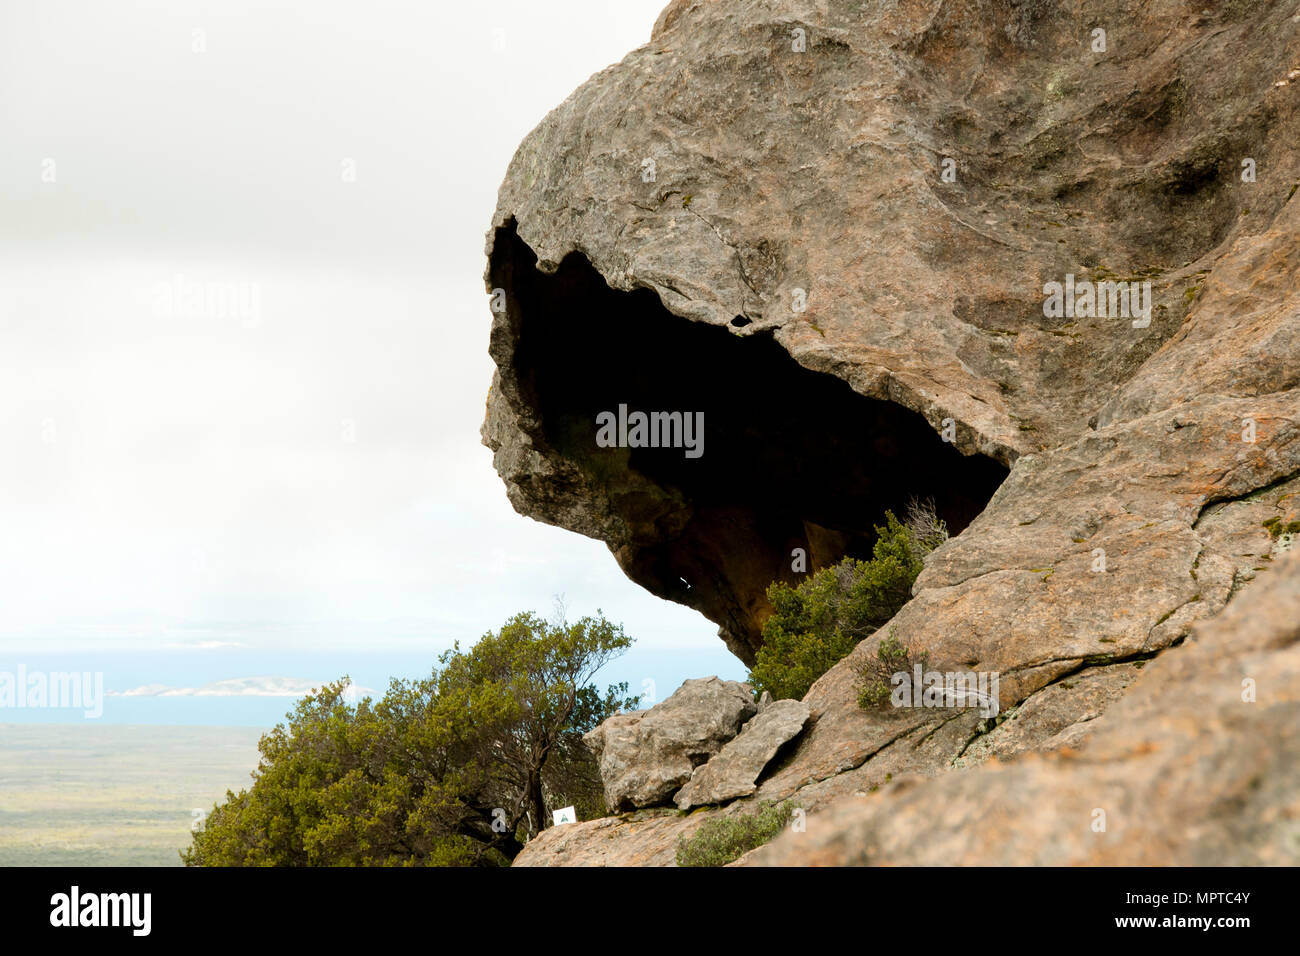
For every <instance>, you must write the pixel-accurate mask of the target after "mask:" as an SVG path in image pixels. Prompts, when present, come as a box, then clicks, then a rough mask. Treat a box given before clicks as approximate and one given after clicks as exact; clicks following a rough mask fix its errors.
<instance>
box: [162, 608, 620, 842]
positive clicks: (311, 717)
mask: <svg viewBox="0 0 1300 956" xmlns="http://www.w3.org/2000/svg"><path fill="white" fill-rule="evenodd" d="M630 644H631V638H629V637H627V636H626V635H625V634H624V633H623V629H622V628H621V627H619V626H617V625H614V624H611V623H610V622H609V621H607V620H605V618H604V617H603V615H598V616H597V617H596V618H590V617H588V618H583V619H582V620H580V621H578V622H577V623H575V624H567V623H564V622H562V621H561V622H557V623H549V624H548V623H547V622H545V621H543V620H541V619H540V618H538V617H536V616H535V615H532V614H519V615H516V616H515V617H512V618H511V619H510V620H509V621H507V622H506V624H505V625H504V626H503V627H502V628H501V629H500V631H498V632H496V633H492V632H489V633H488V634H486V635H484V637H483V638H482V639H481V640H479V641H478V642H477V643H476V644H475V645H474V646H473V647H471V648H470V649H468V650H464V651H462V650H461V648H460V645H459V644H457V645H455V646H454V647H453V648H452V649H451V650H449V651H447V652H445V653H444V654H442V655H441V656H440V657H439V659H438V664H439V667H438V668H435V669H434V671H433V673H432V674H431V675H430V676H429V677H427V678H424V679H422V680H415V681H412V680H394V681H393V682H392V683H391V684H390V686H389V688H388V691H387V693H386V694H385V695H384V696H383V698H382V699H381V700H379V701H377V702H376V701H372V699H371V698H369V697H367V698H365V699H363V700H361V701H360V702H359V703H357V704H355V705H353V704H350V703H349V702H348V701H347V699H346V697H347V694H346V691H347V688H348V686H349V681H348V679H347V678H344V679H343V680H340V681H338V682H336V683H333V684H329V685H327V686H325V687H323V688H321V689H320V690H319V691H317V692H316V693H314V694H313V695H311V696H309V697H306V698H304V699H303V700H301V701H300V702H299V703H298V704H297V706H296V708H295V709H294V711H293V712H292V713H290V714H289V715H288V716H289V722H288V725H287V726H286V725H284V724H281V725H279V726H277V727H276V728H275V729H274V730H273V731H271V733H269V734H267V735H266V736H264V737H263V738H262V741H261V743H260V745H259V747H260V750H261V754H262V757H261V761H260V763H259V766H258V769H257V771H256V772H255V773H254V782H253V785H252V787H251V788H250V789H248V790H243V791H241V792H240V793H238V794H234V793H231V792H229V791H228V792H227V794H226V801H225V803H223V804H221V805H219V806H216V807H214V808H213V811H212V813H211V815H210V816H209V817H208V819H207V821H206V825H205V826H204V827H203V829H202V830H201V831H200V832H198V833H196V834H195V835H194V839H193V843H192V845H191V846H190V847H189V848H188V849H187V850H185V851H184V852H183V853H182V854H181V857H182V860H183V861H184V862H185V863H186V865H188V866H322V865H351V866H375V865H390V866H447V865H491V864H503V863H508V862H509V860H511V859H513V857H514V856H515V855H516V854H517V853H518V852H519V850H520V849H521V848H522V839H523V838H525V837H526V836H528V835H532V834H536V833H537V832H538V831H539V830H540V829H541V828H542V827H544V826H546V825H547V824H548V823H549V817H548V816H547V810H548V808H549V809H555V808H558V807H561V806H566V805H568V804H569V803H572V804H574V805H575V806H576V807H577V808H578V811H579V813H581V814H583V815H584V816H594V815H598V814H603V813H604V805H603V801H602V799H601V791H600V778H599V774H598V772H597V768H596V765H595V760H594V758H593V757H592V756H591V754H590V753H588V752H587V750H586V748H585V747H584V746H583V745H582V743H581V737H582V734H583V733H585V732H586V731H588V730H590V729H591V728H592V727H594V726H596V724H598V723H599V722H600V721H601V720H603V719H604V718H605V717H607V716H609V715H610V714H612V713H614V712H615V711H617V710H619V709H630V708H633V707H635V706H636V703H637V699H636V698H627V697H625V696H624V695H625V694H626V691H627V685H626V684H619V685H617V686H612V687H610V688H608V689H607V691H606V692H605V694H604V695H603V696H602V695H601V694H600V693H599V691H598V690H597V689H596V688H595V687H594V686H590V685H589V681H590V679H591V677H592V676H593V675H594V674H595V672H596V671H597V670H599V669H600V667H602V666H603V665H604V664H605V663H607V662H608V661H609V660H611V659H612V658H613V657H616V656H617V655H618V654H621V653H622V652H623V651H624V650H625V649H626V648H627V647H628V646H629V645H630Z"/></svg>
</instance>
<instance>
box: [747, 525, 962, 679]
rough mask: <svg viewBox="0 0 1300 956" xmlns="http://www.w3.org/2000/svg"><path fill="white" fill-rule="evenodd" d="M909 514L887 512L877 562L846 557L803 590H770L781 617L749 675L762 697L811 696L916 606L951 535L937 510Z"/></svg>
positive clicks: (770, 627)
mask: <svg viewBox="0 0 1300 956" xmlns="http://www.w3.org/2000/svg"><path fill="white" fill-rule="evenodd" d="M908 512H909V513H908V520H907V523H906V524H905V523H903V522H901V521H899V520H898V519H897V518H895V517H894V515H893V513H892V512H888V511H887V512H885V524H884V526H883V527H879V526H878V527H877V528H876V536H877V537H876V543H875V545H874V546H873V548H872V556H871V559H870V560H869V561H857V560H854V559H853V558H845V559H844V560H843V561H841V562H840V563H839V564H837V565H834V566H832V567H829V568H824V569H822V570H820V571H818V572H816V573H815V574H813V575H811V576H810V577H808V578H806V579H805V580H803V581H801V582H800V583H799V584H798V585H796V586H792V585H789V584H784V583H782V582H779V581H778V582H774V583H773V584H772V585H771V586H770V587H769V588H768V589H767V597H768V600H769V601H771V602H772V608H773V613H772V616H771V617H769V618H768V620H767V623H765V624H764V625H763V646H762V647H761V648H760V649H759V651H758V654H757V655H756V660H755V663H754V668H753V670H751V671H750V672H749V683H750V686H752V687H753V688H754V690H755V692H756V693H760V694H761V693H762V692H763V691H769V692H770V693H771V694H772V696H773V697H774V698H777V699H778V700H779V699H782V698H796V699H797V698H801V697H803V696H804V695H805V694H806V693H808V688H810V687H811V686H812V685H813V682H814V681H816V680H817V678H819V677H821V676H822V674H824V673H826V671H828V670H830V668H831V667H832V666H833V665H834V664H836V663H837V662H838V661H840V660H842V659H843V658H844V656H845V655H846V654H848V652H849V651H851V650H853V648H854V647H855V646H856V645H857V644H858V642H859V641H861V640H862V639H863V638H865V637H869V636H870V635H871V634H873V633H875V631H876V630H878V629H879V628H880V627H881V626H883V625H884V624H885V623H887V622H888V621H889V620H890V619H891V618H892V617H893V616H894V615H895V614H897V613H898V612H899V611H900V610H901V609H902V607H903V605H904V604H906V603H907V602H908V600H909V599H910V598H911V596H912V584H913V583H914V582H915V581H916V577H917V575H918V574H920V573H921V568H922V563H923V561H924V559H925V556H926V555H927V554H928V553H929V552H930V551H932V550H934V548H936V547H937V546H938V545H940V544H942V543H943V542H944V541H945V540H947V537H948V532H947V529H946V528H945V527H944V525H943V522H942V521H940V520H939V518H938V517H937V516H935V514H934V508H933V506H932V505H929V504H920V503H916V502H913V504H912V505H911V506H910V507H909V509H908Z"/></svg>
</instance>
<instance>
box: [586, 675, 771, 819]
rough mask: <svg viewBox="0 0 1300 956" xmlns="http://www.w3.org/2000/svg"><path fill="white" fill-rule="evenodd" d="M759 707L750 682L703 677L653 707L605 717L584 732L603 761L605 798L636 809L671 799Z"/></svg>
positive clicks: (620, 807)
mask: <svg viewBox="0 0 1300 956" xmlns="http://www.w3.org/2000/svg"><path fill="white" fill-rule="evenodd" d="M756 710H757V707H756V706H755V704H754V692H753V690H752V689H751V688H750V687H749V685H747V684H740V683H737V682H736V681H731V680H727V681H724V680H719V679H718V678H716V677H703V678H698V679H696V680H688V681H686V682H685V683H684V684H682V686H681V687H679V688H677V690H676V691H674V692H673V694H672V696H671V697H669V698H668V699H667V700H665V701H664V702H663V703H661V704H656V705H655V706H654V707H651V708H650V709H649V710H638V711H634V712H632V713H630V714H615V715H614V716H613V717H610V718H609V719H607V720H605V721H604V722H603V723H602V724H601V725H600V726H598V727H596V728H595V729H594V730H592V731H590V732H589V733H588V734H587V735H586V736H584V737H583V738H582V739H583V743H585V744H586V745H587V746H588V747H589V748H591V750H592V752H593V753H594V754H595V755H596V760H597V762H598V763H599V766H600V777H601V781H602V783H603V784H604V786H605V804H606V805H607V806H608V807H609V808H610V809H612V810H634V809H637V808H640V807H652V806H655V805H656V804H660V803H666V802H667V801H668V798H669V797H670V796H672V794H673V792H674V791H676V790H677V788H678V787H680V786H682V784H684V783H686V782H687V781H689V780H690V779H691V774H692V773H693V772H694V770H695V768H696V767H699V766H700V765H701V764H703V763H705V761H707V760H708V759H709V758H710V757H712V756H713V755H714V754H716V753H717V752H718V751H720V750H721V749H722V748H723V745H724V744H726V743H727V742H728V741H729V740H731V739H732V738H733V737H735V736H736V733H737V732H738V731H739V730H740V728H741V725H742V724H744V722H745V721H746V720H748V719H749V718H750V717H752V716H754V714H755V712H756Z"/></svg>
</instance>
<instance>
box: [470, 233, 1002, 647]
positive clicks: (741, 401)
mask: <svg viewBox="0 0 1300 956" xmlns="http://www.w3.org/2000/svg"><path fill="white" fill-rule="evenodd" d="M491 275H492V279H493V284H494V285H496V286H501V287H504V288H506V289H507V297H508V301H509V304H510V305H509V321H510V323H511V324H512V327H513V335H512V337H511V339H510V341H511V343H512V344H513V350H512V356H511V357H510V361H511V364H512V365H513V374H514V375H515V376H516V380H517V382H518V386H519V389H520V393H521V395H522V396H523V398H524V400H525V401H527V402H529V403H530V404H531V405H532V407H533V408H534V409H536V410H538V411H539V413H540V414H539V419H540V421H541V427H542V432H543V435H542V439H543V441H544V443H545V444H547V445H549V446H550V448H551V449H552V450H553V451H554V452H557V453H559V454H560V455H562V456H564V457H566V458H568V459H570V460H571V461H574V462H577V463H578V464H579V465H580V466H581V467H582V469H583V471H584V473H585V474H586V475H587V476H588V478H589V480H591V481H592V482H593V483H595V484H597V485H599V486H601V487H602V488H603V489H604V490H605V492H606V494H607V496H608V497H609V499H610V501H611V502H612V503H613V505H614V507H615V510H616V511H617V512H618V514H619V515H620V516H621V517H622V518H623V519H624V523H625V525H626V527H627V529H628V532H629V537H628V540H626V541H622V542H614V543H611V547H612V548H613V549H614V550H615V553H616V555H617V556H618V558H619V563H620V564H621V565H622V566H623V568H624V570H625V571H626V572H627V573H628V574H629V575H630V576H631V577H632V578H633V579H634V580H636V581H637V582H638V583H640V584H641V585H642V586H644V587H646V588H648V589H649V590H650V591H652V592H653V593H655V594H657V595H659V596H660V597H664V598H668V599H670V600H673V601H677V602H680V603H683V604H686V605H688V606H691V607H694V608H696V609H697V610H699V611H701V612H702V613H703V614H704V615H705V616H706V617H708V618H709V619H711V620H713V621H714V622H715V623H717V624H719V625H720V627H721V633H722V636H723V637H724V639H726V640H727V643H728V646H729V647H731V649H732V651H733V652H734V653H736V654H737V656H739V657H741V659H742V660H744V661H745V662H746V663H747V664H752V662H753V653H754V651H755V650H756V649H757V648H758V647H759V646H761V628H762V622H763V620H765V619H766V616H767V614H768V613H769V611H770V608H769V605H768V603H767V599H766V594H765V592H766V589H767V586H768V585H769V584H770V583H771V582H772V581H773V580H775V579H781V580H786V581H794V580H796V579H797V578H798V577H801V576H802V575H797V574H795V573H794V572H793V571H792V570H791V565H792V551H793V550H794V549H796V548H803V549H806V551H807V554H808V559H809V560H808V564H809V570H815V569H817V568H819V567H824V566H826V565H829V564H833V563H835V562H837V561H839V560H840V559H841V558H843V557H845V556H853V557H869V556H870V553H871V546H872V543H873V542H874V539H875V533H874V531H873V527H874V526H875V525H877V524H882V523H883V521H884V512H885V511H886V509H889V510H892V511H893V512H894V513H895V514H896V515H898V516H899V517H902V516H903V514H904V512H905V511H906V508H907V504H908V502H909V500H911V499H912V498H918V499H922V500H924V499H932V500H933V502H934V503H935V507H936V510H937V512H938V514H939V516H940V517H941V518H943V519H944V521H945V522H946V523H947V525H948V528H949V531H950V533H951V534H957V533H958V532H960V531H961V530H962V529H963V528H965V527H966V526H967V525H968V524H969V523H970V522H971V521H972V520H973V519H974V518H975V517H976V515H978V514H979V513H980V512H981V511H982V510H983V509H984V507H985V505H986V504H987V503H988V501H989V499H990V498H991V497H992V495H993V493H994V492H995V491H996V490H997V488H998V486H999V485H1000V484H1001V483H1002V481H1003V480H1004V479H1005V478H1006V475H1007V469H1006V467H1005V466H1003V465H1002V464H1001V463H999V462H997V461H994V460H993V459H991V458H987V457H984V456H980V455H971V456H966V455H962V454H961V453H959V452H958V451H957V450H956V449H955V448H954V447H953V446H952V445H950V444H947V443H945V442H944V441H943V440H942V439H941V438H940V436H939V435H938V434H937V433H936V432H935V431H934V429H933V428H932V427H931V426H930V425H929V424H928V423H927V422H926V421H925V420H924V418H922V416H920V415H919V414H917V413H915V412H912V411H910V410H908V409H905V408H903V407H901V406H899V405H895V404H893V403H891V402H886V401H879V400H876V399H871V398H866V397H864V396H862V395H859V394H858V393H856V392H855V391H853V389H852V388H851V387H850V386H849V385H848V384H847V383H846V382H844V381H842V380H840V379H839V378H836V377H834V376H832V375H828V374H824V373H821V372H815V371H811V370H809V369H805V368H803V367H802V366H800V365H799V364H798V363H797V362H796V361H795V360H794V359H793V358H791V357H790V355H789V354H788V353H787V352H786V351H785V350H784V349H783V348H782V347H781V346H780V345H779V344H778V343H777V342H776V341H775V340H774V339H773V338H772V337H771V335H769V334H748V335H738V334H736V333H735V332H733V331H732V330H731V329H729V328H726V327H719V326H714V325H708V324H705V323H701V322H694V321H691V320H688V319H684V318H681V317H679V316H676V315H673V314H672V313H671V312H669V311H668V310H667V309H666V308H665V307H664V306H663V304H662V303H661V302H660V300H659V297H658V295H657V294H656V293H655V292H653V291H652V290H649V289H638V290H635V291H632V292H623V291H619V290H615V289H612V288H610V287H609V285H607V284H606V282H605V281H604V279H603V278H602V277H601V276H600V274H599V273H598V272H597V271H596V270H595V269H594V268H593V267H592V266H591V265H590V263H589V262H588V261H587V259H586V258H585V257H584V256H582V255H581V254H580V253H570V254H569V255H568V256H566V257H565V259H564V261H563V262H561V263H560V266H559V268H558V270H557V271H556V272H555V273H554V274H551V275H547V274H545V273H543V272H541V271H539V270H538V269H537V268H536V256H535V255H534V253H533V252H532V250H531V249H530V248H529V247H528V245H527V244H526V243H525V242H524V241H523V240H522V239H520V238H519V237H518V235H517V234H516V233H515V231H514V226H513V223H511V224H510V225H508V226H507V227H505V228H502V229H501V230H499V231H498V234H497V236H496V242H495V245H494V254H493V261H492V267H491ZM738 318H741V319H744V317H738ZM747 324H748V321H747V320H745V321H740V322H736V321H733V322H732V325H733V326H735V327H737V328H740V327H743V326H744V325H747ZM495 334H500V330H498V332H497V333H495ZM494 352H495V350H494ZM498 361H500V357H499V356H498ZM620 404H624V405H626V406H627V407H628V408H629V409H631V410H641V411H644V412H653V411H680V412H685V413H696V412H702V413H703V415H704V445H703V454H702V455H701V456H700V457H698V458H690V457H687V455H686V454H685V452H684V449H682V448H680V447H677V448H672V447H661V448H630V449H629V448H601V447H598V446H597V443H596V432H597V428H596V418H597V415H598V414H600V413H601V412H616V411H617V409H618V407H619V405H620Z"/></svg>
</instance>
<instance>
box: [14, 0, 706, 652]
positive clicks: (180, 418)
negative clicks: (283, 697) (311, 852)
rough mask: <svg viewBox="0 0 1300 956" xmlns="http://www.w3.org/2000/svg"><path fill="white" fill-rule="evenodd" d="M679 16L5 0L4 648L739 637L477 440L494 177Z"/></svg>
mask: <svg viewBox="0 0 1300 956" xmlns="http://www.w3.org/2000/svg"><path fill="white" fill-rule="evenodd" d="M663 2H664V0H563V2H559V3H555V4H547V3H538V2H536V0H519V2H510V0H492V2H478V3H473V4H450V3H442V2H434V3H429V2H417V0H407V2H400V3H399V2H383V0H369V2H366V3H356V2H352V3H335V2H324V0H297V2H268V0H257V2H247V0H221V2H211V3H202V2H193V0H165V2H164V0H157V2H146V0H132V2H125V0H121V2H105V0H77V2H63V0H2V2H0V131H3V133H2V135H0V440H2V441H3V446H2V447H3V450H4V453H3V456H0V649H4V648H7V649H8V650H9V651H11V652H13V651H18V650H25V649H33V648H40V649H46V650H50V649H74V648H79V647H86V646H93V647H94V648H96V649H99V650H105V649H109V648H138V649H147V648H155V647H158V648H161V647H166V646H173V645H176V644H178V643H179V644H191V643H199V642H210V643H213V644H219V643H222V642H233V643H241V644H244V645H247V646H257V647H267V648H272V647H274V648H281V649H284V648H289V649H293V648H303V649H309V648H316V647H321V648H324V647H333V648H356V647H358V646H362V647H381V646H389V647H401V648H407V649H411V648H424V647H429V646H444V645H445V644H446V643H448V642H449V641H450V640H451V639H452V638H456V637H459V638H461V639H462V640H465V639H470V640H472V639H473V638H475V637H477V636H478V635H480V634H481V633H482V632H483V631H484V630H486V629H488V628H494V627H497V626H499V625H500V624H501V622H502V621H503V620H504V619H505V618H506V617H507V616H508V615H509V614H510V613H512V612H514V611H516V610H522V609H530V608H531V609H537V610H539V611H542V612H549V611H550V609H551V602H552V596H553V595H555V594H556V593H563V594H565V595H566V597H567V599H568V602H569V605H570V611H571V614H572V613H586V612H589V611H592V610H594V609H595V608H596V607H597V606H601V607H603V608H604V610H605V611H606V613H607V614H609V615H610V616H611V617H613V618H615V619H617V620H621V621H623V622H624V623H625V625H626V626H627V628H628V630H629V632H630V633H631V634H633V636H634V637H636V638H637V639H638V643H639V644H640V645H642V646H653V647H660V648H668V647H694V648H701V647H708V648H710V649H712V648H713V647H714V646H715V645H717V644H718V641H717V638H716V637H715V636H714V634H715V630H716V629H715V628H714V626H713V625H712V624H710V623H709V622H707V621H705V620H704V619H703V618H702V617H700V616H699V615H698V614H695V613H694V612H692V611H688V610H686V609H684V608H680V607H677V606H675V605H670V604H667V603H665V602H662V601H659V600H657V599H655V598H653V597H651V596H650V595H648V594H647V593H646V592H644V591H642V590H641V589H640V588H638V587H637V586H635V585H633V584H631V583H630V582H629V581H627V579H626V578H624V576H623V575H622V573H621V572H620V571H619V570H618V568H617V566H616V565H615V563H614V560H613V558H612V556H611V555H610V554H609V551H608V550H607V549H606V548H605V546H604V545H603V544H601V543H599V542H595V541H591V540H588V539H586V538H582V537H580V536H578V535H575V534H572V533H570V532H567V531H562V530H559V529H555V528H549V527H546V526H544V525H541V524H538V523H536V522H533V521H531V520H530V519H526V518H523V517H520V516H518V515H516V514H515V513H514V512H513V510H512V509H511V508H510V505H509V503H508V502H507V500H506V496H505V490H504V487H503V485H502V484H501V482H500V480H499V479H498V478H497V476H496V474H495V472H494V471H493V470H492V468H491V455H490V453H489V452H488V451H487V449H485V448H483V447H482V446H481V445H480V443H479V434H478V429H479V425H480V423H481V420H482V415H483V407H484V400H485V397H486V393H487V387H488V382H489V379H490V375H491V363H490V362H489V360H488V358H487V355H486V346H487V330H488V324H489V315H490V313H489V310H488V308H487V297H486V293H485V291H484V289H483V282H482V272H483V265H484V262H483V244H484V233H485V231H486V228H487V226H488V224H489V218H490V215H491V213H492V210H493V207H494V205H495V197H496V189H497V186H498V184H499V182H500V180H501V177H502V176H503V175H504V172H505V169H506V165H507V163H508V161H509V159H510V156H511V155H512V153H513V152H514V149H515V148H516V146H517V145H518V143H519V141H520V140H521V139H522V138H523V136H524V135H525V134H526V133H527V132H528V131H529V130H530V129H531V128H532V127H533V126H534V125H536V124H537V122H539V121H540V120H541V118H542V117H543V116H544V115H545V113H546V112H547V111H548V110H549V109H551V108H552V107H554V106H555V105H558V104H559V103H560V102H561V101H562V100H563V99H564V98H565V97H566V96H568V94H569V93H570V92H571V91H572V90H573V89H574V87H576V86H577V85H579V84H580V83H582V82H583V81H584V80H585V79H586V78H587V77H588V76H589V75H590V74H592V73H593V72H595V71H597V70H599V69H602V68H604V67H605V66H607V65H609V64H610V63H613V62H615V61H617V60H618V59H620V58H621V57H622V56H623V55H624V54H625V53H626V52H628V51H629V50H631V49H633V48H634V47H636V46H638V45H640V44H642V43H644V42H646V40H647V39H648V38H649V32H650V27H651V25H652V24H653V22H654V19H655V17H656V16H657V15H658V13H659V10H660V8H661V6H662V3H663ZM177 289H179V290H181V294H180V295H179V296H174V295H173V291H172V290H177ZM196 289H197V290H201V291H204V292H205V293H206V292H209V291H212V290H225V289H233V290H234V291H235V293H236V298H235V299H234V300H232V301H231V302H230V303H227V304H226V305H224V306H223V305H221V304H220V303H219V302H218V303H217V305H216V306H215V311H209V310H208V308H207V307H206V306H203V305H195V303H194V301H193V300H192V299H191V298H190V296H191V294H192V292H193V291H194V290H196ZM186 290H189V291H186ZM204 301H205V302H206V300H204ZM215 301H216V300H214V302H215Z"/></svg>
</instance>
